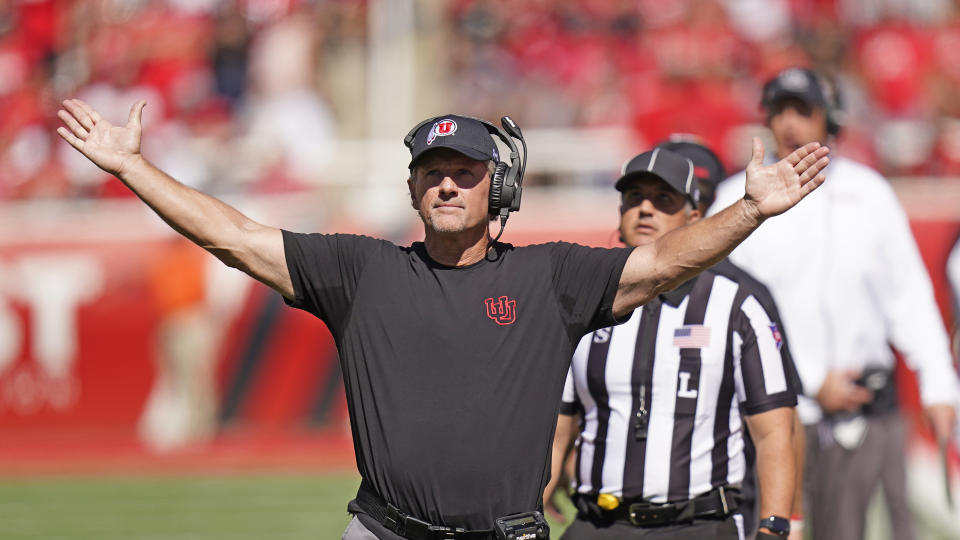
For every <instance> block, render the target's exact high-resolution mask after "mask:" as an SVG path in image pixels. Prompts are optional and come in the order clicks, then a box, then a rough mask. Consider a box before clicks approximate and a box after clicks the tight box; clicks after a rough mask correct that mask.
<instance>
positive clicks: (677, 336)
mask: <svg viewBox="0 0 960 540" xmlns="http://www.w3.org/2000/svg"><path fill="white" fill-rule="evenodd" d="M673 346H674V347H679V348H681V349H702V348H704V347H709V346H710V327H708V326H703V325H702V324H690V325H686V326H681V327H680V328H677V329H675V330H674V331H673Z"/></svg>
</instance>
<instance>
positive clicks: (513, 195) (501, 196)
mask: <svg viewBox="0 0 960 540" xmlns="http://www.w3.org/2000/svg"><path fill="white" fill-rule="evenodd" d="M457 116H461V117H463V118H469V119H471V120H476V121H477V122H480V123H481V124H483V127H485V128H487V132H489V133H490V135H493V136H496V137H497V138H499V139H500V140H501V141H503V142H504V143H505V144H506V145H507V147H509V148H510V165H507V164H506V163H504V162H502V161H498V162H497V166H496V168H495V169H494V171H493V176H492V177H491V178H490V196H489V198H488V200H489V206H488V211H489V213H490V215H491V216H500V234H503V227H504V226H505V225H506V223H507V218H508V217H509V215H510V212H516V211H518V210H520V195H521V192H522V191H523V173H524V172H525V171H526V169H527V142H526V141H525V140H524V139H523V133H522V132H521V131H520V126H518V125H517V123H516V122H514V121H513V119H511V118H510V117H509V116H504V117H503V118H501V119H500V123H501V124H503V129H500V128H498V127H497V126H495V125H493V124H491V123H490V122H487V121H486V120H484V119H482V118H475V117H473V116H464V115H457ZM443 118H445V116H434V117H433V118H428V119H426V120H424V121H423V122H420V123H419V124H417V125H416V126H414V127H413V129H411V130H410V132H409V133H407V136H406V137H404V138H403V144H404V146H406V147H407V148H410V149H412V148H413V140H414V138H416V136H417V132H418V131H420V128H422V127H423V126H425V125H427V124H429V123H431V122H436V121H437V120H442V119H443ZM513 139H517V140H518V141H520V144H521V146H522V147H523V161H521V160H520V153H519V152H518V151H517V145H516V143H514V142H513ZM497 238H500V235H499V234H498V235H497ZM495 241H496V240H494V242H495Z"/></svg>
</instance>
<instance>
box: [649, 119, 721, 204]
mask: <svg viewBox="0 0 960 540" xmlns="http://www.w3.org/2000/svg"><path fill="white" fill-rule="evenodd" d="M657 147H658V148H664V149H666V150H670V151H671V152H676V153H678V154H680V155H681V156H683V157H685V158H687V159H689V160H690V161H692V162H693V175H694V176H695V177H696V178H697V180H699V182H700V204H701V205H702V206H704V207H709V206H710V205H711V204H713V201H714V199H715V198H716V191H717V185H718V184H720V182H722V181H723V179H724V178H725V177H726V170H725V169H724V167H723V162H722V161H720V158H719V157H718V156H717V154H716V153H714V151H713V150H711V149H710V147H708V146H707V145H706V144H704V143H703V140H702V139H700V138H699V137H697V136H696V135H689V134H686V133H675V134H673V135H670V138H669V139H668V140H666V141H663V142H661V143H659V144H658V145H657Z"/></svg>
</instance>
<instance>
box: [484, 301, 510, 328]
mask: <svg viewBox="0 0 960 540" xmlns="http://www.w3.org/2000/svg"><path fill="white" fill-rule="evenodd" d="M483 303H484V304H486V305H487V317H490V318H491V319H493V320H494V321H495V322H496V323H497V324H499V325H507V324H513V321H515V320H516V318H517V301H516V300H510V299H509V298H507V297H506V296H501V297H500V298H499V299H493V298H487V299H486V300H484V301H483Z"/></svg>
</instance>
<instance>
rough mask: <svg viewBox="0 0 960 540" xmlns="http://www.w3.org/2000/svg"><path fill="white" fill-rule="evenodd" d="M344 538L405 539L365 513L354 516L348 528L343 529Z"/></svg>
mask: <svg viewBox="0 0 960 540" xmlns="http://www.w3.org/2000/svg"><path fill="white" fill-rule="evenodd" d="M361 520H362V521H361ZM342 540H403V537H401V536H399V535H397V534H396V533H393V532H391V531H389V530H387V528H386V527H384V526H383V525H381V524H380V523H377V521H376V520H374V519H373V518H372V517H370V516H368V515H366V514H363V515H362V517H361V516H359V515H354V516H353V519H352V520H350V523H349V524H347V528H346V530H344V531H343V538H342Z"/></svg>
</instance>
